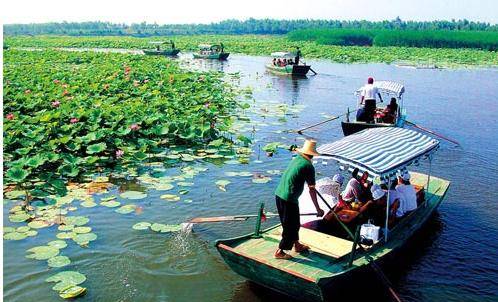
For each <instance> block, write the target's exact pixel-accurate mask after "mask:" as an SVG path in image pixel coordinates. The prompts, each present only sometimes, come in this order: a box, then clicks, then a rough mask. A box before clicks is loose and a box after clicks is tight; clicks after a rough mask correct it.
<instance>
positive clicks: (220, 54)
mask: <svg viewBox="0 0 498 302" xmlns="http://www.w3.org/2000/svg"><path fill="white" fill-rule="evenodd" d="M193 55H194V58H195V59H214V60H226V59H227V58H228V56H229V55H230V53H229V52H225V47H224V46H223V43H220V44H219V45H217V44H214V45H211V44H200V45H199V52H196V53H194V54H193Z"/></svg>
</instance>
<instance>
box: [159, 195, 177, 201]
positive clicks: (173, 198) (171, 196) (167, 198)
mask: <svg viewBox="0 0 498 302" xmlns="http://www.w3.org/2000/svg"><path fill="white" fill-rule="evenodd" d="M161 198H162V199H166V200H170V201H179V200H180V196H178V195H174V194H164V195H161Z"/></svg>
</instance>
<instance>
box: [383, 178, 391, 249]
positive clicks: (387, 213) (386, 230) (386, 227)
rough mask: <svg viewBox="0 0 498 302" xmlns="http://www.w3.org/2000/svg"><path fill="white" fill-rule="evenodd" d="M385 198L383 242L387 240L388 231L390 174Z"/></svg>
mask: <svg viewBox="0 0 498 302" xmlns="http://www.w3.org/2000/svg"><path fill="white" fill-rule="evenodd" d="M387 183H388V185H387V200H386V226H385V229H384V242H387V233H388V232H389V195H390V194H389V191H391V176H390V175H389V181H388V182H387Z"/></svg>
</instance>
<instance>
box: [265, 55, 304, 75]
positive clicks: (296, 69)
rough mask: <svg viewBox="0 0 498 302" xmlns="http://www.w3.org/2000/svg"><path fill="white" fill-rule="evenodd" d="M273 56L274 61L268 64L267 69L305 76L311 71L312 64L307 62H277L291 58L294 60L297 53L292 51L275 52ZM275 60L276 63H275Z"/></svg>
mask: <svg viewBox="0 0 498 302" xmlns="http://www.w3.org/2000/svg"><path fill="white" fill-rule="evenodd" d="M271 56H272V57H273V59H272V61H271V62H270V63H268V64H266V69H268V70H269V71H271V72H273V73H276V74H284V75H293V76H305V75H306V74H307V73H308V71H310V69H311V66H310V65H306V64H299V65H296V64H288V63H285V64H284V63H282V64H281V65H279V64H278V63H277V62H278V61H279V60H280V62H289V60H294V59H295V55H294V54H293V53H291V52H274V53H272V54H271ZM274 62H275V63H274Z"/></svg>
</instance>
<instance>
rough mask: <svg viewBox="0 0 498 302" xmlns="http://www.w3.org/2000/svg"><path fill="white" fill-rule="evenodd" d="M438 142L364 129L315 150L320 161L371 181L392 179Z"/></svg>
mask: <svg viewBox="0 0 498 302" xmlns="http://www.w3.org/2000/svg"><path fill="white" fill-rule="evenodd" d="M438 146H439V141H438V140H436V139H434V138H432V137H429V136H427V135H425V134H422V133H420V132H416V131H413V130H409V129H404V128H397V127H381V128H370V129H365V130H363V131H361V132H358V133H356V134H353V135H349V136H346V137H344V138H342V139H340V140H338V141H335V142H333V143H330V144H324V145H321V146H319V147H318V149H317V151H318V152H319V153H320V154H321V156H320V157H323V158H332V159H334V160H336V161H338V162H339V163H341V164H343V165H346V166H348V167H349V168H358V169H359V170H360V171H362V172H363V171H368V172H369V174H370V175H371V176H373V177H375V176H379V177H381V178H386V177H391V176H392V175H393V174H395V173H396V171H397V170H403V169H405V168H406V166H408V165H410V164H412V163H414V162H416V161H418V160H419V159H420V157H423V156H428V155H430V154H431V153H432V152H434V151H435V150H436V149H437V148H438Z"/></svg>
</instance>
